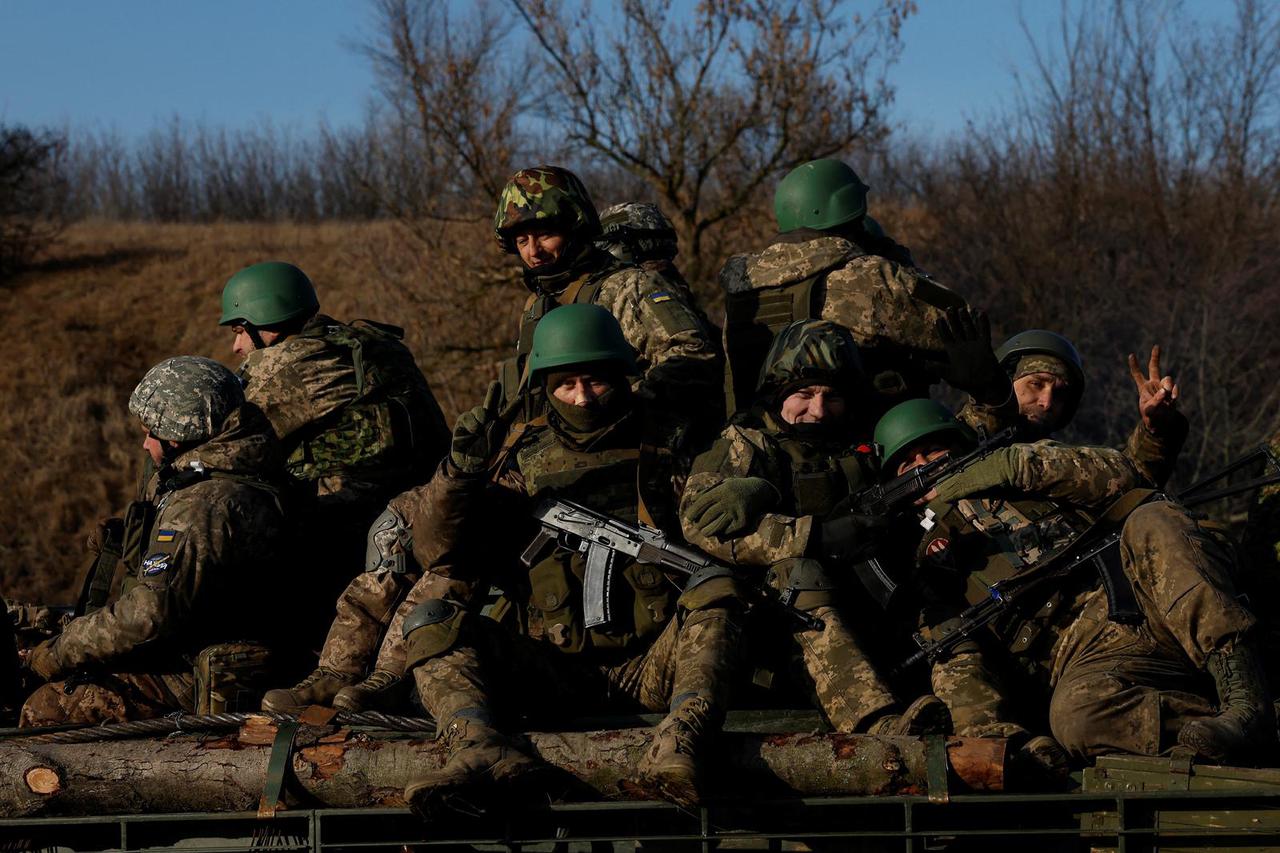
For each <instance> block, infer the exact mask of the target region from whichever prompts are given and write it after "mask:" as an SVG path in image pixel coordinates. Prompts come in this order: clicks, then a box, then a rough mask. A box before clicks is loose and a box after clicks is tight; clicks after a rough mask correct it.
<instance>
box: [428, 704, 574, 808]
mask: <svg viewBox="0 0 1280 853" xmlns="http://www.w3.org/2000/svg"><path fill="white" fill-rule="evenodd" d="M468 712H473V714H474V715H469V713H468ZM443 737H444V739H445V741H446V742H447V743H448V745H449V758H448V759H447V760H446V761H445V763H444V766H443V767H441V768H440V769H439V770H432V771H430V772H428V773H424V774H423V775H421V776H419V777H418V778H416V779H414V780H413V781H411V782H410V783H409V784H408V786H407V787H406V788H405V789H404V799H405V802H406V803H408V804H409V808H410V809H412V810H413V813H414V814H416V815H417V816H418V817H420V818H422V819H423V820H426V821H431V820H438V819H439V818H441V817H442V816H444V815H446V814H448V813H450V812H453V813H458V814H464V815H470V816H473V817H479V816H482V815H484V814H486V813H487V812H488V811H489V810H490V809H491V808H492V807H494V806H498V805H502V806H507V805H511V804H513V803H514V802H518V801H520V800H521V799H527V798H528V797H529V796H530V795H533V794H535V793H537V792H539V790H540V789H541V788H545V785H544V778H545V777H546V776H547V775H549V774H548V771H549V770H550V767H549V766H548V765H546V764H544V763H543V762H541V761H538V760H537V759H535V758H533V757H532V756H530V755H528V754H527V753H525V752H523V751H522V750H520V749H518V748H517V747H516V746H515V745H514V744H513V743H511V741H510V740H509V739H508V738H507V737H506V735H504V734H502V733H501V732H499V731H498V730H497V729H494V728H493V727H492V726H490V725H489V722H488V713H487V712H485V711H483V710H482V709H479V708H474V709H472V708H469V709H465V710H463V711H462V712H460V713H458V714H455V715H454V716H453V718H452V720H451V721H450V723H449V725H448V727H447V728H446V729H445V731H444V734H443Z"/></svg>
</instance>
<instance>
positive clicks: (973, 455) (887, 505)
mask: <svg viewBox="0 0 1280 853" xmlns="http://www.w3.org/2000/svg"><path fill="white" fill-rule="evenodd" d="M1016 435H1017V429H1016V428H1015V427H1007V428H1005V429H1003V430H1000V431H999V432H997V433H995V434H994V435H991V436H983V438H982V439H981V440H980V441H979V442H978V446H977V447H975V448H973V450H970V451H969V452H968V453H966V454H964V455H962V456H954V455H951V454H948V455H946V456H942V457H940V458H938V459H935V460H933V461H932V462H928V463H926V464H924V465H921V466H920V467H918V468H913V469H912V470H910V471H908V472H906V473H905V474H900V475H899V476H897V477H894V478H893V479H892V480H890V481H889V482H887V483H881V484H876V485H874V486H869V487H867V488H865V489H863V490H862V491H860V492H858V493H857V494H855V495H852V496H851V497H850V498H849V500H848V501H847V502H846V503H845V507H846V508H847V509H848V511H851V512H856V513H860V514H862V515H870V516H876V517H879V518H896V517H897V516H900V515H902V514H903V513H906V512H909V511H911V510H912V509H914V508H915V506H916V502H917V501H919V500H920V499H921V498H923V497H924V496H925V495H927V494H929V492H931V491H933V488H934V486H936V485H938V483H940V482H942V481H943V480H945V479H947V478H948V477H950V476H951V475H952V474H956V473H959V472H960V471H963V470H964V469H965V468H968V467H969V466H970V465H972V464H973V463H975V462H977V461H979V460H980V459H985V458H986V457H987V456H989V455H990V454H991V453H992V451H995V450H999V449H1000V448H1002V447H1006V446H1007V445H1009V444H1011V443H1012V442H1013V440H1014V438H1015V437H1016ZM853 572H854V574H855V575H857V576H858V580H859V581H860V582H861V583H862V585H863V586H864V587H865V588H866V590H867V592H868V593H870V594H871V597H872V598H873V599H875V601H876V603H877V604H879V605H880V607H881V608H882V609H888V607H889V602H890V601H891V600H892V599H893V596H894V593H896V592H897V591H898V584H897V582H896V581H895V580H894V579H893V576H892V574H891V573H890V572H889V571H888V570H886V569H885V567H884V564H883V563H882V562H881V561H880V557H879V555H877V554H874V553H872V554H870V555H869V556H866V557H865V559H859V560H857V561H856V562H854V564H853Z"/></svg>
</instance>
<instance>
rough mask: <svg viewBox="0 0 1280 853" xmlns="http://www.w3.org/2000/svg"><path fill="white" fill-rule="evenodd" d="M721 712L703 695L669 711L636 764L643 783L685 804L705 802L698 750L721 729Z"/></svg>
mask: <svg viewBox="0 0 1280 853" xmlns="http://www.w3.org/2000/svg"><path fill="white" fill-rule="evenodd" d="M718 716H719V715H718V714H716V713H714V711H713V709H712V706H711V703H710V702H709V701H707V699H705V698H704V697H702V696H695V697H693V698H692V699H686V700H685V701H684V702H682V703H681V704H680V706H679V707H678V708H676V709H675V710H674V711H672V712H671V713H670V714H668V715H667V717H666V719H664V720H663V721H662V722H661V723H659V724H658V726H657V728H655V729H654V730H653V743H651V744H649V748H648V749H647V750H645V753H644V755H643V756H641V758H640V762H639V765H638V766H637V767H636V774H637V776H638V777H639V785H640V787H641V788H642V789H644V790H646V791H652V792H653V793H655V794H657V795H659V796H661V797H662V798H663V799H665V800H670V801H671V802H673V803H675V804H676V805H679V806H684V807H685V808H694V807H695V806H697V805H698V804H699V803H701V802H702V794H701V787H700V784H699V778H698V777H699V768H698V765H699V756H698V751H699V750H700V749H701V748H702V745H703V742H704V741H705V740H706V738H707V735H708V734H709V733H711V732H713V731H714V730H718V729H719V724H718V722H717V721H716V720H715V719H714V718H715V717H718Z"/></svg>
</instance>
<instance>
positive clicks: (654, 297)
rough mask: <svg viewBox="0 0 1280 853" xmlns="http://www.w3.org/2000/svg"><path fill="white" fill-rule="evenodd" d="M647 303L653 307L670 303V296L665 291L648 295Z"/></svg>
mask: <svg viewBox="0 0 1280 853" xmlns="http://www.w3.org/2000/svg"><path fill="white" fill-rule="evenodd" d="M649 301H650V302H652V303H654V304H655V305H658V304H661V303H663V302H670V301H671V294H670V293H668V292H667V291H665V290H659V291H658V292H657V293H650V294H649Z"/></svg>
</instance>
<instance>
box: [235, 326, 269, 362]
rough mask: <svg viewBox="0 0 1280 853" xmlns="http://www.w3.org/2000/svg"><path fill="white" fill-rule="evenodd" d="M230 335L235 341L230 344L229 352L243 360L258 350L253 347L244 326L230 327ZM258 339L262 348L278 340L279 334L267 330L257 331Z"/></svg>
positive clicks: (251, 339)
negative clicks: (233, 336) (260, 340)
mask: <svg viewBox="0 0 1280 853" xmlns="http://www.w3.org/2000/svg"><path fill="white" fill-rule="evenodd" d="M231 333H232V334H233V335H235V339H234V340H233V341H232V342H231V351H232V352H234V353H235V354H236V355H238V356H240V357H241V358H244V357H245V356H247V355H248V354H249V353H251V352H253V351H254V350H256V349H257V348H258V347H257V346H255V345H254V343H253V338H252V337H250V335H249V333H248V332H247V331H246V330H245V327H244V326H232V327H231ZM258 337H260V338H262V343H263V345H264V346H271V345H272V344H274V343H275V342H276V341H277V340H279V339H280V332H272V331H270V330H268V329H259V330H258Z"/></svg>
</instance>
